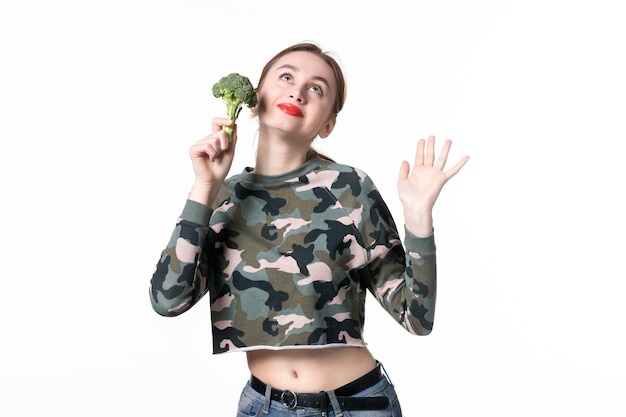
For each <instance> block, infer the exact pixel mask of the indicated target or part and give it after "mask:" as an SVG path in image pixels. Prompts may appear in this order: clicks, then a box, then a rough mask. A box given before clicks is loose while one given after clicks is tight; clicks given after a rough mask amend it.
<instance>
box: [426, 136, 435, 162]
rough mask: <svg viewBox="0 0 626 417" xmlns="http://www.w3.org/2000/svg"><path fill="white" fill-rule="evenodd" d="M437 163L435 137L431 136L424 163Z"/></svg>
mask: <svg viewBox="0 0 626 417" xmlns="http://www.w3.org/2000/svg"><path fill="white" fill-rule="evenodd" d="M434 163H435V137H434V136H432V135H431V136H429V137H428V143H427V145H426V157H425V158H424V165H427V166H433V164H434Z"/></svg>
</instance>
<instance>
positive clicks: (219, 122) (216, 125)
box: [211, 117, 235, 133]
mask: <svg viewBox="0 0 626 417" xmlns="http://www.w3.org/2000/svg"><path fill="white" fill-rule="evenodd" d="M234 123H235V122H233V121H232V120H230V119H229V118H228V117H214V118H213V120H211V129H212V130H211V131H212V132H213V133H215V132H219V131H220V130H222V129H223V128H224V126H232V125H233V124H234Z"/></svg>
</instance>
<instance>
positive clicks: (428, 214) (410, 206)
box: [398, 136, 469, 237]
mask: <svg viewBox="0 0 626 417" xmlns="http://www.w3.org/2000/svg"><path fill="white" fill-rule="evenodd" d="M451 146H452V141H451V140H450V139H448V140H446V141H445V142H444V145H443V148H442V150H441V153H440V154H439V157H438V158H436V159H435V137H434V136H429V137H428V140H427V141H425V140H424V139H420V140H419V141H418V143H417V150H416V152H415V160H414V162H413V169H412V170H411V167H410V165H409V163H408V162H407V161H403V162H402V165H401V167H400V174H399V176H398V195H399V197H400V202H401V203H402V206H403V209H404V217H405V225H406V228H407V230H409V231H410V232H411V233H413V234H415V235H417V236H422V237H425V236H428V235H430V234H431V233H432V229H433V221H432V211H433V206H434V205H435V201H437V197H438V196H439V193H440V192H441V189H442V188H443V186H444V185H445V183H446V182H448V180H449V179H450V178H452V177H454V176H455V175H456V174H457V173H458V172H459V171H460V170H461V168H462V167H463V165H465V163H466V162H467V161H468V160H469V156H465V157H463V158H461V160H460V161H459V162H457V163H456V165H454V166H453V167H452V168H450V169H448V170H446V171H444V168H445V165H446V162H447V159H448V154H449V152H450V147H451Z"/></svg>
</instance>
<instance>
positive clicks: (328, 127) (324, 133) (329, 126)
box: [317, 115, 337, 138]
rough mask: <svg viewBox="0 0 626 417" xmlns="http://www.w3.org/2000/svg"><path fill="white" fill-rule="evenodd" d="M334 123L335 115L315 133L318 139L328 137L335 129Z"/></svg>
mask: <svg viewBox="0 0 626 417" xmlns="http://www.w3.org/2000/svg"><path fill="white" fill-rule="evenodd" d="M336 123H337V118H336V117H335V115H332V116H330V118H329V119H328V121H327V122H326V124H325V125H324V126H322V128H321V129H320V131H319V132H318V133H317V134H318V135H319V137H320V138H326V137H328V135H330V134H331V133H332V131H333V129H334V128H335V124H336Z"/></svg>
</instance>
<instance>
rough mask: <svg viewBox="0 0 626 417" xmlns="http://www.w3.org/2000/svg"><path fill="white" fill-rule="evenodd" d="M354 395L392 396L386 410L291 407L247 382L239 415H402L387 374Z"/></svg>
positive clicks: (243, 416) (259, 416)
mask: <svg viewBox="0 0 626 417" xmlns="http://www.w3.org/2000/svg"><path fill="white" fill-rule="evenodd" d="M334 395H335V394H334V392H333V391H329V392H328V396H329V397H330V399H331V401H330V402H331V403H333V402H335V404H337V403H336V401H332V399H333V397H334ZM354 396H355V397H378V396H385V397H387V398H389V406H388V407H387V409H385V410H350V411H347V410H340V409H338V406H337V405H335V406H333V409H332V410H330V411H327V412H323V411H322V410H317V409H313V408H299V407H297V408H295V409H288V408H287V407H286V406H285V405H283V404H282V403H281V402H279V401H271V400H270V398H269V396H268V395H263V394H260V393H258V392H257V391H255V390H254V389H253V388H251V387H250V383H249V382H248V383H247V384H246V386H245V387H244V389H243V391H242V393H241V397H240V398H239V405H238V407H237V417H266V416H267V417H294V416H297V417H402V410H401V409H400V402H399V401H398V395H397V393H396V390H395V388H394V387H393V385H392V384H391V382H390V381H389V379H388V378H387V376H386V375H383V377H382V378H381V379H380V381H378V382H377V383H376V384H375V385H373V386H371V387H369V388H367V389H365V390H363V391H361V392H360V393H358V394H356V395H354Z"/></svg>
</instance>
